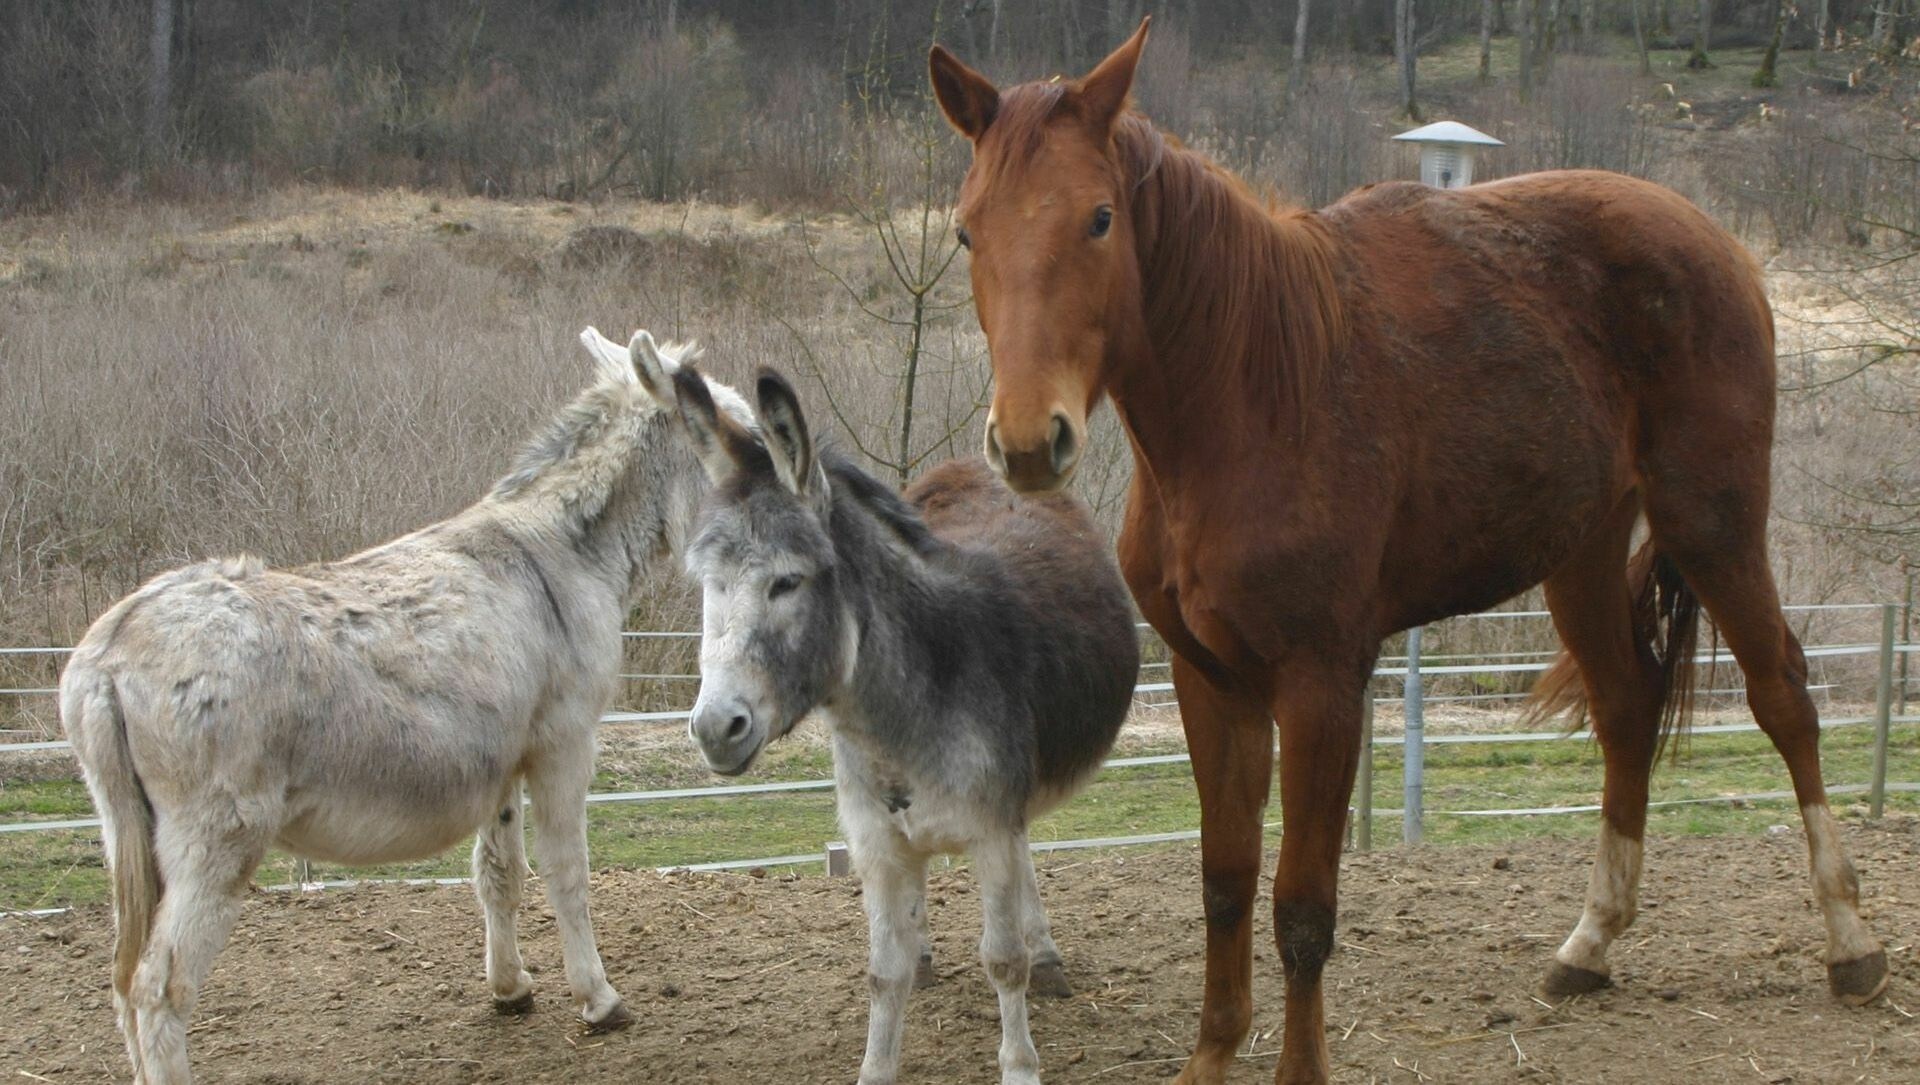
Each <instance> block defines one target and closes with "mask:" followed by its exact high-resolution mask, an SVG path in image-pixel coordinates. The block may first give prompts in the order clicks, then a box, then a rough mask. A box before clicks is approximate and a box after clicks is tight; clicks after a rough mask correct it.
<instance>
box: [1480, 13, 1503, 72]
mask: <svg viewBox="0 0 1920 1085" xmlns="http://www.w3.org/2000/svg"><path fill="white" fill-rule="evenodd" d="M1498 7H1499V0H1480V81H1481V82H1482V83H1485V82H1486V81H1487V80H1489V79H1492V78H1493V13H1494V11H1495V9H1496V8H1498Z"/></svg>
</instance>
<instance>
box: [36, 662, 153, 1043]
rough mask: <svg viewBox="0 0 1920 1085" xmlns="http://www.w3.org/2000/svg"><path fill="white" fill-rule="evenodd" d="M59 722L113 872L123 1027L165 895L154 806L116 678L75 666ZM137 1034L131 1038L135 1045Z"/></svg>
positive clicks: (64, 683) (63, 689)
mask: <svg viewBox="0 0 1920 1085" xmlns="http://www.w3.org/2000/svg"><path fill="white" fill-rule="evenodd" d="M60 718H61V722H62V723H63V724H64V725H65V727H66V731H67V737H68V738H70V739H72V741H73V744H74V751H75V752H76V753H77V754H79V755H80V764H81V767H82V768H83V769H84V770H85V775H86V779H87V789H88V790H89V791H91V792H92V793H93V802H94V805H95V806H96V807H98V808H99V811H100V818H101V822H102V826H101V831H102V835H103V836H104V837H105V838H106V843H107V861H108V863H109V865H110V866H111V867H112V871H113V921H114V949H113V990H114V993H115V995H116V996H118V997H117V998H116V1000H115V1001H117V1002H119V1003H121V1016H122V1019H123V1024H130V1022H126V1021H125V1018H126V1017H127V1015H129V1014H130V1013H131V1012H132V1010H131V1007H130V1006H128V1005H127V997H128V992H129V991H130V990H131V989H132V986H133V973H134V970H135V969H136V968H138V967H139V965H140V956H141V954H142V953H143V952H145V950H146V946H147V937H148V935H150V934H151V933H152V931H153V918H154V912H155V911H156V910H157V909H158V908H159V905H160V894H161V891H162V886H161V880H160V867H159V864H158V862H157V861H156V859H155V857H154V848H153V804H152V802H151V801H149V800H148V798H147V789H146V786H145V785H144V784H142V783H141V782H140V776H139V774H138V773H137V772H136V771H135V770H134V766H133V750H132V748H131V747H130V746H129V744H128V742H127V720H126V715H125V713H124V712H123V710H122V708H121V703H120V695H119V691H118V690H116V689H115V688H114V683H113V679H112V678H111V677H109V676H108V675H106V674H105V673H103V672H101V671H100V670H99V669H97V668H95V667H94V666H92V665H91V664H90V663H88V662H86V661H83V660H80V659H76V660H75V661H74V662H73V663H72V664H70V665H69V666H68V667H67V671H66V673H65V674H63V675H62V676H61V678H60ZM133 1035H134V1034H133V1033H131V1032H129V1033H128V1034H127V1036H128V1038H129V1042H131V1039H132V1036H133Z"/></svg>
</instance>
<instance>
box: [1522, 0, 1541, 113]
mask: <svg viewBox="0 0 1920 1085" xmlns="http://www.w3.org/2000/svg"><path fill="white" fill-rule="evenodd" d="M1540 3H1541V0H1519V4H1520V100H1521V101H1523V102H1524V101H1526V100H1527V99H1528V98H1530V97H1532V96H1533V25H1534V23H1536V22H1538V21H1539V20H1540Z"/></svg>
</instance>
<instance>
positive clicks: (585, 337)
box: [580, 326, 634, 384]
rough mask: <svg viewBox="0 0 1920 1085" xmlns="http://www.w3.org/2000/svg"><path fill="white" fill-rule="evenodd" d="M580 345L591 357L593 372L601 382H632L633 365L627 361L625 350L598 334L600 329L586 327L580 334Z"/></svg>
mask: <svg viewBox="0 0 1920 1085" xmlns="http://www.w3.org/2000/svg"><path fill="white" fill-rule="evenodd" d="M580 343H581V345H582V346H584V347H586V348H587V353H588V354H590V355H592V356H593V368H594V371H595V372H597V373H599V374H600V377H601V379H602V380H609V381H613V382H615V383H617V384H632V383H633V382H634V372H633V363H632V362H631V361H629V360H628V355H627V348H626V347H623V346H621V345H620V344H618V343H616V342H614V341H613V340H611V339H608V338H607V337H606V336H604V335H601V334H600V329H599V328H595V327H592V326H588V328H587V330H585V331H583V332H581V333H580Z"/></svg>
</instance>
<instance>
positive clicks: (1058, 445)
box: [986, 407, 1082, 493]
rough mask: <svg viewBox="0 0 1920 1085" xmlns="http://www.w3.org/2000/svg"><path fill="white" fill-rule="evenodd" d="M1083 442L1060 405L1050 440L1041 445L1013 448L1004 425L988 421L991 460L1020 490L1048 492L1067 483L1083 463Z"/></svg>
mask: <svg viewBox="0 0 1920 1085" xmlns="http://www.w3.org/2000/svg"><path fill="white" fill-rule="evenodd" d="M1081 445H1082V442H1081V440H1080V436H1079V430H1078V429H1077V428H1076V427H1075V426H1074V424H1073V421H1072V420H1071V419H1069V418H1068V417H1067V413H1066V412H1065V411H1063V410H1060V409H1059V408H1057V407H1056V408H1054V410H1053V414H1052V417H1051V419H1050V420H1049V424H1048V427H1047V440H1046V443H1044V444H1040V445H1033V446H1029V447H1026V448H1021V449H1010V448H1008V447H1006V446H1005V445H1004V444H1003V443H1002V440H1001V432H1000V424H999V423H998V422H994V421H989V422H988V423H987V440H986V456H987V463H988V464H989V465H991V466H992V467H993V469H994V471H995V472H997V473H998V474H999V475H1000V477H1001V478H1003V479H1006V480H1007V485H1008V486H1011V487H1013V489H1014V490H1016V491H1017V492H1019V493H1048V492H1051V491H1053V490H1057V489H1059V488H1060V487H1062V486H1065V485H1066V484H1067V480H1068V479H1070V478H1072V477H1073V469H1074V468H1075V467H1077V466H1079V464H1080V450H1081Z"/></svg>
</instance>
